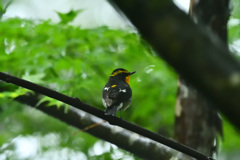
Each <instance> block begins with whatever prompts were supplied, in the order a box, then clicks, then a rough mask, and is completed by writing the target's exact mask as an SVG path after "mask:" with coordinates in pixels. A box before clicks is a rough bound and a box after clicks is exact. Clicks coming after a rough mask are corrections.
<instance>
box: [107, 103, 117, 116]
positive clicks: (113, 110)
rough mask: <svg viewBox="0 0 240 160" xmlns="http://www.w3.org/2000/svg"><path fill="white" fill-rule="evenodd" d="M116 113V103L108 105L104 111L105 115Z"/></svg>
mask: <svg viewBox="0 0 240 160" xmlns="http://www.w3.org/2000/svg"><path fill="white" fill-rule="evenodd" d="M116 113H117V106H116V105H114V106H110V107H108V108H107V109H106V110H105V111H104V114H105V115H111V116H116Z"/></svg>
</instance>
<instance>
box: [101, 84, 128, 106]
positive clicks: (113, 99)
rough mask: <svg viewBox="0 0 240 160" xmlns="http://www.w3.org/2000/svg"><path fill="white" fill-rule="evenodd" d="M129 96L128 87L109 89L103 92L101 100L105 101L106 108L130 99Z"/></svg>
mask: <svg viewBox="0 0 240 160" xmlns="http://www.w3.org/2000/svg"><path fill="white" fill-rule="evenodd" d="M131 96H132V92H131V89H130V87H125V88H120V87H118V86H116V87H109V88H108V89H107V90H104V91H103V98H104V99H105V103H106V107H109V106H112V105H114V104H118V103H120V102H122V101H126V100H128V99H129V98H131Z"/></svg>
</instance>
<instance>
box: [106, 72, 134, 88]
mask: <svg viewBox="0 0 240 160" xmlns="http://www.w3.org/2000/svg"><path fill="white" fill-rule="evenodd" d="M135 72H136V71H133V72H128V71H127V70H126V69H123V68H117V69H115V70H114V71H113V72H112V74H111V75H110V78H109V79H118V80H123V81H125V82H126V83H127V84H128V85H129V79H130V76H131V75H132V74H134V73H135Z"/></svg>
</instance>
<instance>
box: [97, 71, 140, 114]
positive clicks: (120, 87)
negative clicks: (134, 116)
mask: <svg viewBox="0 0 240 160" xmlns="http://www.w3.org/2000/svg"><path fill="white" fill-rule="evenodd" d="M135 72H136V71H133V72H128V71H127V70H126V69H123V68H117V69H115V70H113V72H112V73H111V75H110V77H109V79H108V82H107V84H106V85H105V86H104V88H103V91H102V102H103V105H104V107H105V108H106V110H105V111H104V114H105V115H111V116H116V113H117V111H122V110H126V109H127V108H128V107H129V105H130V104H131V101H132V89H131V88H130V86H129V78H130V76H131V75H132V74H134V73H135Z"/></svg>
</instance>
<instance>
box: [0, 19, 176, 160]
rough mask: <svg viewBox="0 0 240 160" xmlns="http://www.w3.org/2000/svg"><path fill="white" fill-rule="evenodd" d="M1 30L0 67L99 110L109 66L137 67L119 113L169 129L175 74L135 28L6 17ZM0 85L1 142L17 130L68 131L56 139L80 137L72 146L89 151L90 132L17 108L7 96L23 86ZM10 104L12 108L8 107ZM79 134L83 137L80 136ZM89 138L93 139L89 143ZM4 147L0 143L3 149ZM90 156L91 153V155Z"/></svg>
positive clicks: (23, 132)
mask: <svg viewBox="0 0 240 160" xmlns="http://www.w3.org/2000/svg"><path fill="white" fill-rule="evenodd" d="M0 35H1V37H0V45H1V47H0V48H1V57H0V61H1V71H4V72H8V73H10V74H12V75H15V76H18V77H21V78H23V79H27V80H29V81H31V82H34V83H37V84H40V85H43V86H46V87H49V88H51V89H53V90H56V91H59V92H61V93H64V94H66V95H69V96H72V97H79V98H80V99H81V100H82V101H84V102H86V103H88V104H90V105H93V106H95V107H97V108H100V109H102V110H103V109H104V108H103V106H102V102H101V91H102V89H103V86H104V85H105V83H106V82H107V80H108V76H109V75H110V73H111V72H112V70H113V69H115V68H118V67H123V68H126V69H128V70H129V71H134V70H136V71H137V73H136V74H135V75H134V76H132V78H131V80H130V81H131V82H130V83H131V87H132V89H133V103H132V105H131V107H130V108H129V109H128V110H127V111H126V112H124V113H123V117H124V119H126V120H129V121H132V122H135V123H137V124H139V125H142V126H144V127H146V128H148V129H151V130H153V131H156V132H157V131H158V130H165V132H166V133H168V134H169V135H171V132H172V131H171V130H170V128H172V125H173V120H174V105H175V95H176V86H177V82H176V75H175V74H174V73H173V72H172V71H171V69H170V68H169V67H168V66H167V65H166V64H165V63H164V62H163V61H162V60H160V59H159V58H158V57H157V56H155V55H154V53H152V52H151V50H150V48H149V47H147V46H146V45H143V43H142V42H141V39H140V37H139V35H138V34H136V33H129V32H128V31H123V30H110V29H108V28H107V27H99V28H95V29H81V28H78V27H73V26H68V25H66V24H65V23H60V24H57V25H55V24H51V22H50V21H43V22H41V23H36V22H33V21H29V20H22V19H8V20H6V21H2V22H1V24H0ZM1 85H4V87H3V86H1V87H0V89H1V90H4V92H0V97H1V99H4V101H2V100H1V105H2V114H1V115H0V118H1V119H2V120H3V119H6V118H7V119H8V120H9V121H8V122H6V123H5V124H4V127H3V128H4V129H3V130H1V134H3V135H5V136H1V137H3V138H2V139H0V143H1V144H5V143H6V142H10V140H11V139H12V138H14V137H15V136H17V135H18V134H21V135H24V136H29V135H31V134H33V135H36V136H37V137H39V136H40V135H41V136H44V135H48V134H49V133H50V132H53V133H54V134H56V135H57V136H62V137H67V142H62V141H63V140H60V142H59V143H60V146H61V147H64V146H62V145H61V143H65V145H66V146H67V147H71V149H74V150H75V148H76V147H77V146H71V145H70V144H71V143H73V141H75V140H76V139H77V138H79V139H80V140H79V141H81V145H82V147H83V148H79V147H77V149H76V150H81V151H84V153H85V154H86V156H89V155H88V154H87V153H88V150H87V149H86V148H87V147H89V149H91V147H93V146H94V143H93V142H95V141H96V139H95V138H93V137H90V136H89V135H85V134H83V133H81V134H80V135H81V136H80V137H78V136H76V137H72V136H71V134H72V133H73V129H72V128H71V127H67V126H66V125H64V124H61V123H59V122H58V123H57V122H53V121H56V120H53V119H51V118H47V120H42V119H43V118H42V119H39V118H37V119H36V117H38V116H43V115H40V114H39V113H38V112H36V111H33V110H31V109H28V108H25V107H24V108H22V107H21V106H20V105H19V104H17V103H13V102H11V103H9V101H11V98H15V97H17V96H19V95H22V94H26V93H27V92H29V91H28V90H26V89H22V88H20V87H16V86H12V85H9V84H4V82H1ZM43 101H50V102H49V104H56V105H60V104H58V102H57V101H55V100H52V99H49V98H47V97H43V98H42V100H41V101H40V102H39V103H42V102H43ZM9 108H11V109H12V110H13V112H10V111H11V110H9ZM29 112H31V113H29ZM35 112H36V113H35ZM149 115H151V116H149ZM44 119H45V118H44ZM56 123H57V124H58V125H56ZM8 126H17V127H16V128H17V129H16V130H12V129H10V128H9V127H8ZM24 126H25V127H24ZM39 126H41V127H39ZM62 128H63V129H62ZM83 135H84V136H83ZM84 137H87V138H86V139H88V140H87V141H86V140H84ZM61 139H62V138H61ZM89 139H90V142H92V143H90V144H88V143H89V142H88V141H89ZM6 140H8V141H6ZM82 141H83V142H84V143H82ZM84 146H85V147H86V148H85V149H84ZM50 148H51V147H50ZM110 148H111V147H110ZM45 150H46V151H49V148H48V147H45ZM4 151H5V150H4V149H3V150H2V152H4ZM114 152H115V149H114V150H112V153H114ZM4 153H5V152H4ZM95 156H97V158H96V159H98V158H99V156H100V157H109V156H110V154H109V153H105V154H102V155H95ZM93 157H94V156H92V157H91V158H92V159H94V158H93Z"/></svg>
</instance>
